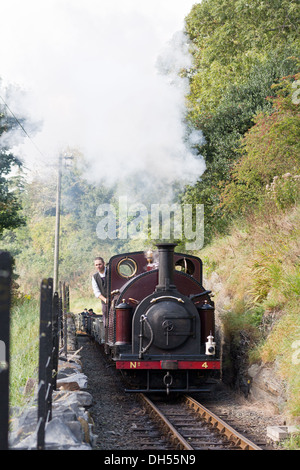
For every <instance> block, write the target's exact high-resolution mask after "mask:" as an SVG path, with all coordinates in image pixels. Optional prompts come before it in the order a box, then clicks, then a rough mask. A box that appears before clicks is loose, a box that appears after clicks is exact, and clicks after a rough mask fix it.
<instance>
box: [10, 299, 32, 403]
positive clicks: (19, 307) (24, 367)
mask: <svg viewBox="0 0 300 470" xmlns="http://www.w3.org/2000/svg"><path fill="white" fill-rule="evenodd" d="M10 329H11V335H10V405H11V406H23V405H24V403H25V402H24V394H23V389H24V386H25V384H26V381H27V379H28V378H35V379H37V378H38V360H39V302H38V301H37V300H35V299H25V300H23V301H22V302H19V303H18V304H16V305H14V306H13V307H12V312H11V326H10Z"/></svg>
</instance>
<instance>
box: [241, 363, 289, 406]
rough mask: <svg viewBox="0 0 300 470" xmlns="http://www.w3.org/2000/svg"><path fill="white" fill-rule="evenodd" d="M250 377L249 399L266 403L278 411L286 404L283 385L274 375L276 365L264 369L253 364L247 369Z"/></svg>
mask: <svg viewBox="0 0 300 470" xmlns="http://www.w3.org/2000/svg"><path fill="white" fill-rule="evenodd" d="M248 374H249V376H250V377H251V397H252V398H253V399H254V400H256V401H260V402H261V401H267V402H268V403H269V404H271V405H273V406H274V408H275V409H276V410H278V411H281V409H282V407H283V406H284V404H285V403H286V400H287V397H286V390H285V384H284V383H283V381H282V380H280V379H279V378H278V375H277V374H276V365H275V366H273V367H266V366H263V365H259V364H253V365H252V366H251V367H249V369H248Z"/></svg>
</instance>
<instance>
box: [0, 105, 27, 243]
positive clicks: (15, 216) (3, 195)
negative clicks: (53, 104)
mask: <svg viewBox="0 0 300 470" xmlns="http://www.w3.org/2000/svg"><path fill="white" fill-rule="evenodd" d="M0 118H1V114H0ZM20 166H21V162H20V161H19V160H18V159H17V158H16V157H14V156H13V155H12V154H10V153H7V152H6V150H5V149H3V148H0V234H1V233H2V232H3V230H4V229H8V228H16V227H18V226H20V225H22V224H24V223H25V220H24V218H23V217H22V216H21V215H20V209H21V205H20V202H19V200H18V192H19V187H20V184H21V180H20V178H18V177H11V176H10V178H9V174H10V173H11V171H12V169H13V168H15V167H20Z"/></svg>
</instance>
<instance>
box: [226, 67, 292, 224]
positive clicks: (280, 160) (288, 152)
mask: <svg viewBox="0 0 300 470" xmlns="http://www.w3.org/2000/svg"><path fill="white" fill-rule="evenodd" d="M298 76H299V74H298V75H296V76H295V77H293V78H292V80H288V79H285V80H283V82H282V84H281V88H280V89H279V91H278V95H277V97H276V98H275V99H274V100H273V110H272V113H266V112H265V113H260V114H258V116H257V117H256V118H255V120H254V122H255V125H254V126H253V127H252V128H251V129H250V130H249V132H248V133H246V134H245V137H244V139H243V143H242V147H241V150H240V152H241V154H242V157H241V159H240V160H239V161H238V163H236V165H235V166H234V168H233V171H232V175H231V177H232V179H231V181H230V182H229V183H228V184H227V185H226V188H225V190H224V192H223V208H224V209H225V211H228V212H232V213H234V214H238V215H239V214H243V213H247V212H248V211H249V207H253V206H254V205H257V204H258V203H259V202H260V201H261V200H264V199H265V197H266V188H267V189H269V187H268V185H269V184H270V183H271V181H272V179H273V178H274V177H276V176H277V177H278V176H280V177H281V176H282V175H286V174H287V173H289V172H291V173H292V175H297V172H299V169H300V168H299V167H300V143H299V135H300V113H299V105H298V104H295V103H293V101H292V95H293V92H294V91H293V89H292V83H293V82H294V81H295V80H294V78H296V79H297V78H298ZM285 95H286V96H285ZM273 184H274V181H273ZM297 187H298V180H297V179H294V180H293V179H291V178H290V179H286V180H283V182H282V184H280V185H278V184H277V186H276V190H275V192H273V195H275V199H276V200H277V203H278V205H279V206H280V207H282V208H283V207H285V206H287V205H288V203H289V202H296V199H297Z"/></svg>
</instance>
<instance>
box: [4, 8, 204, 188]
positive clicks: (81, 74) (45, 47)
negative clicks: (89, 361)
mask: <svg viewBox="0 0 300 470" xmlns="http://www.w3.org/2000/svg"><path fill="white" fill-rule="evenodd" d="M194 3H196V2H195V0H151V1H141V0H43V1H40V0H26V1H24V0H10V1H9V2H3V4H2V6H1V16H0V29H1V41H0V58H1V59H0V64H1V66H0V77H1V79H2V83H0V92H1V93H0V95H1V97H2V98H3V99H4V100H5V101H6V103H7V104H8V105H9V107H10V109H11V110H12V111H13V112H14V113H15V115H18V116H26V117H27V120H26V121H25V123H24V127H25V129H26V132H27V133H28V135H29V136H30V139H28V138H27V137H25V138H24V133H23V131H21V130H20V129H19V130H18V133H17V134H15V135H10V136H6V138H8V137H9V139H11V142H10V144H11V145H14V151H15V153H16V154H18V155H19V156H20V157H21V158H22V159H23V160H24V163H25V164H26V165H27V167H28V168H29V169H34V170H35V171H43V169H45V168H46V167H47V166H51V165H54V164H56V162H57V159H58V155H59V154H60V153H64V152H65V151H66V149H68V148H70V147H71V148H78V149H79V150H80V151H82V152H83V154H84V156H85V158H86V160H87V162H88V171H87V177H88V178H89V179H90V180H91V181H93V182H95V183H97V182H101V181H102V182H103V181H105V182H106V183H107V184H111V183H113V182H115V180H116V177H118V178H123V180H124V181H129V180H130V181H134V180H136V175H140V176H141V175H142V176H141V178H140V183H142V187H144V188H145V187H146V186H147V185H149V182H151V185H152V184H153V182H154V181H155V182H157V184H158V186H159V185H162V184H164V183H167V185H172V183H174V182H179V184H182V185H183V184H186V183H191V184H192V183H194V182H195V181H196V180H197V178H198V177H199V176H200V175H201V174H202V173H203V171H204V169H205V163H204V161H203V159H202V158H201V157H199V156H196V155H195V152H193V149H192V143H197V142H198V141H199V140H200V139H201V138H202V136H201V134H200V133H196V132H193V133H192V134H191V137H190V140H188V141H185V137H186V131H187V130H186V127H185V126H184V124H183V121H182V118H183V115H184V111H185V108H184V99H185V98H184V97H185V94H186V93H187V92H188V83H187V82H186V81H185V80H180V79H179V78H178V75H177V74H176V72H177V71H178V70H179V69H180V67H182V66H184V67H189V65H190V64H191V56H190V54H189V52H188V44H187V41H186V38H185V36H184V35H183V34H182V30H183V27H184V18H185V16H186V15H187V14H188V13H189V12H190V10H191V8H192V6H193V4H194ZM162 70H168V71H169V73H168V74H167V75H166V74H162V73H161V71H162Z"/></svg>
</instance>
